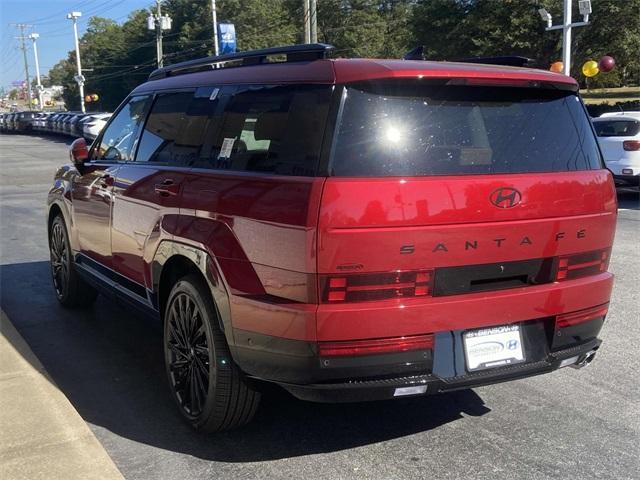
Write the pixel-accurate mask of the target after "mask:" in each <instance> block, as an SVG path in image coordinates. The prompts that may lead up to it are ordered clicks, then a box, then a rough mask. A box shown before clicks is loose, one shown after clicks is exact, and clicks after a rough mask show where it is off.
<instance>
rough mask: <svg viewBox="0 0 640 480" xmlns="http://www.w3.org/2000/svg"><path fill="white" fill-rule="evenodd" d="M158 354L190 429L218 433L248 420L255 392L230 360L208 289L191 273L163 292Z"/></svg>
mask: <svg viewBox="0 0 640 480" xmlns="http://www.w3.org/2000/svg"><path fill="white" fill-rule="evenodd" d="M164 352H165V367H166V371H167V377H168V380H169V387H170V389H171V393H172V396H173V399H174V400H175V402H176V404H177V405H178V408H179V410H180V412H181V413H182V416H183V417H184V418H185V419H186V420H187V422H189V423H190V424H191V426H192V427H193V428H195V429H196V430H199V431H202V432H219V431H222V430H230V429H233V428H237V427H239V426H242V425H244V424H246V423H247V422H249V421H250V420H251V419H252V418H253V416H254V414H255V412H256V409H257V408H258V403H259V402H260V394H259V393H258V392H257V391H256V390H254V389H253V388H252V387H251V386H250V385H249V384H248V383H247V382H246V380H245V378H244V375H243V374H242V372H241V371H240V369H239V368H238V366H237V365H236V364H235V363H234V361H233V359H232V358H231V354H230V353H229V347H228V345H227V342H226V339H225V337H224V333H223V332H222V330H221V329H220V326H219V323H218V315H217V310H216V308H215V306H214V304H213V300H212V297H211V294H210V293H209V289H208V288H207V286H206V285H205V284H204V282H203V281H202V279H201V278H199V277H198V276H196V275H188V276H186V277H183V278H182V279H180V280H178V282H177V283H176V284H175V285H174V287H173V289H172V290H171V293H170V294H169V298H168V300H167V306H166V309H165V314H164Z"/></svg>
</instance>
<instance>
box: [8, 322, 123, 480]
mask: <svg viewBox="0 0 640 480" xmlns="http://www.w3.org/2000/svg"><path fill="white" fill-rule="evenodd" d="M0 333H1V335H0V432H2V434H1V435H0V477H2V478H6V479H12V480H21V479H24V480H27V479H28V480H38V479H47V480H49V479H65V480H75V479H78V480H80V479H82V480H91V479H96V480H98V479H100V480H116V479H117V480H122V479H123V477H122V475H121V473H120V472H119V471H118V469H117V467H116V466H115V464H114V463H113V461H112V460H111V458H110V457H109V455H108V454H107V452H106V451H105V450H104V448H103V447H102V445H101V444H100V442H98V440H97V439H96V437H95V436H94V435H93V433H92V432H91V430H90V429H89V427H88V426H87V424H86V423H85V421H84V420H83V419H82V417H81V416H80V415H79V414H78V412H76V410H75V409H74V408H73V405H71V403H70V402H69V400H68V399H67V397H65V396H64V394H63V393H62V392H61V391H60V390H59V389H58V387H57V386H56V385H55V384H54V383H53V381H52V380H51V378H49V376H48V375H47V372H46V371H45V369H44V367H43V366H42V364H41V363H40V362H39V361H38V359H37V358H36V356H35V355H34V354H33V352H32V351H31V349H30V348H29V346H28V345H27V344H26V342H25V341H24V339H23V338H22V337H21V336H20V334H19V333H18V332H17V330H16V329H15V328H14V326H13V325H12V324H11V321H10V320H9V318H8V317H7V315H6V314H5V313H4V311H1V310H0Z"/></svg>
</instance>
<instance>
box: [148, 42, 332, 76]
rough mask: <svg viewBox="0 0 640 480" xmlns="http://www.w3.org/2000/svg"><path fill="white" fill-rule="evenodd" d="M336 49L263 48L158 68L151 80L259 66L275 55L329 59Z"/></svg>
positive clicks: (320, 46) (308, 45) (296, 59)
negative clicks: (225, 67)
mask: <svg viewBox="0 0 640 480" xmlns="http://www.w3.org/2000/svg"><path fill="white" fill-rule="evenodd" d="M334 48H335V47H334V46H333V45H327V44H326V43H305V44H301V45H289V46H284V47H273V48H263V49H261V50H250V51H248V52H238V53H230V54H227V55H218V56H211V57H205V58H198V59H195V60H188V61H186V62H180V63H176V64H174V65H169V66H167V67H163V68H158V69H156V70H154V71H153V72H151V75H149V80H158V79H160V78H165V77H170V76H174V75H180V74H184V73H192V72H197V71H201V70H210V69H213V68H220V67H221V66H222V65H223V64H225V63H231V62H241V65H257V64H261V63H266V59H267V57H270V56H274V55H286V56H287V60H286V61H287V62H304V61H310V60H317V59H321V58H327V57H328V56H329V52H331V50H333V49H334Z"/></svg>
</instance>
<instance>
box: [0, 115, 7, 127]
mask: <svg viewBox="0 0 640 480" xmlns="http://www.w3.org/2000/svg"><path fill="white" fill-rule="evenodd" d="M7 115H8V114H7V113H4V112H2V113H0V132H4V131H5V126H6V123H5V118H6V116H7Z"/></svg>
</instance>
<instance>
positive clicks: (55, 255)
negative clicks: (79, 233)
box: [49, 215, 98, 307]
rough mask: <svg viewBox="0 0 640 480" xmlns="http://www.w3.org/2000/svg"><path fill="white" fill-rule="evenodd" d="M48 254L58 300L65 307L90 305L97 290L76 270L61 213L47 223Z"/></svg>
mask: <svg viewBox="0 0 640 480" xmlns="http://www.w3.org/2000/svg"><path fill="white" fill-rule="evenodd" d="M49 255H50V263H51V278H52V279H53V288H54V290H55V292H56V298H57V299H58V301H59V302H60V303H61V304H62V305H63V306H65V307H86V306H89V305H91V304H92V303H93V302H94V301H95V300H96V297H97V296H98V291H97V290H96V289H95V288H93V287H92V286H91V285H89V284H88V283H87V282H86V281H85V280H83V279H82V278H80V276H79V275H78V273H77V272H76V269H75V265H74V263H73V257H72V254H71V245H70V244H69V236H68V234H67V228H66V226H65V224H64V220H63V219H62V216H61V215H57V216H56V217H55V218H54V219H53V221H52V222H51V224H50V225H49Z"/></svg>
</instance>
